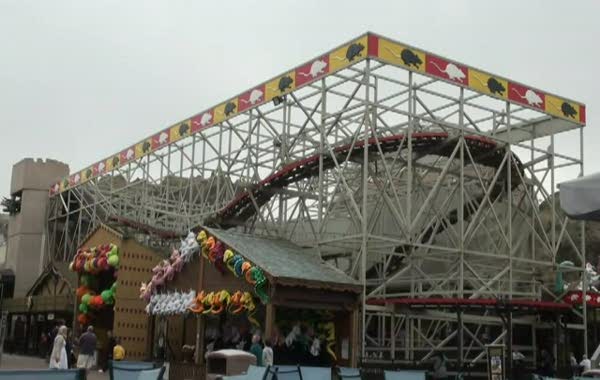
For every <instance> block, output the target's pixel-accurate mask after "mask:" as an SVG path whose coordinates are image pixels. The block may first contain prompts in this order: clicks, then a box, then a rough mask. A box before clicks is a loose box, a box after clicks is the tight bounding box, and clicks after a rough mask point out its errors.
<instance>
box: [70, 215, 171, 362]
mask: <svg viewBox="0 0 600 380" xmlns="http://www.w3.org/2000/svg"><path fill="white" fill-rule="evenodd" d="M109 244H112V245H114V246H116V247H117V249H118V265H116V266H115V267H114V268H111V271H110V275H111V276H112V277H113V279H110V280H109V281H111V282H112V283H116V291H115V293H114V302H113V303H111V304H110V305H108V304H107V305H105V306H104V307H101V308H98V309H97V310H94V311H93V313H91V314H92V316H90V317H89V318H86V319H89V321H86V322H87V323H85V324H84V325H88V324H91V325H93V326H94V328H95V332H96V334H97V336H98V350H99V353H100V360H101V361H102V360H105V358H106V353H107V347H108V341H107V332H108V331H112V333H113V335H114V336H115V337H118V338H120V340H121V344H122V345H123V347H124V348H125V351H126V359H127V360H144V359H148V358H149V356H150V349H151V347H150V344H151V341H150V339H148V329H149V325H148V320H149V318H148V315H147V314H146V312H145V310H144V308H145V307H146V304H145V302H143V301H142V300H140V299H139V284H140V282H141V281H143V280H145V279H146V278H147V277H148V276H149V275H150V273H151V270H152V268H153V267H154V266H155V265H156V263H158V262H160V261H161V260H162V259H164V258H165V257H166V256H165V255H163V254H161V253H160V252H158V251H156V250H154V249H151V248H149V247H147V246H145V245H143V244H141V243H139V242H138V241H136V240H135V239H134V238H133V237H131V236H129V235H128V234H127V232H126V230H121V229H119V228H118V227H109V226H107V225H104V224H102V225H100V226H98V227H97V228H96V229H95V230H93V231H92V232H91V233H90V234H89V235H88V237H87V238H86V239H85V240H84V241H83V243H82V244H81V246H80V248H79V249H80V250H81V251H85V250H88V249H90V248H91V247H100V246H103V245H109ZM71 268H72V270H73V269H74V268H73V267H71ZM84 273H86V274H87V273H88V272H84ZM94 273H95V274H97V275H100V274H102V273H104V271H101V270H98V271H96V272H92V275H94ZM82 278H83V275H82V272H79V283H78V289H81V288H82V285H83V284H82ZM95 293H98V294H100V292H99V291H98V290H96V292H95ZM77 303H78V304H77V307H78V309H79V307H81V303H82V299H81V294H78V300H77ZM80 310H81V309H79V311H78V314H79V316H81V314H82V313H81V311H80ZM74 326H75V327H76V330H77V327H78V328H79V329H83V328H85V326H82V324H81V323H78V321H75V323H74ZM76 334H77V336H78V332H77V331H76Z"/></svg>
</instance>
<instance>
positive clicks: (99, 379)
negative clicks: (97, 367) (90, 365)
mask: <svg viewBox="0 0 600 380" xmlns="http://www.w3.org/2000/svg"><path fill="white" fill-rule="evenodd" d="M42 368H44V369H45V368H48V363H47V362H46V361H45V360H44V359H40V358H35V357H31V356H19V355H8V354H2V363H0V369H42ZM87 378H88V380H106V379H108V374H107V373H98V371H90V372H89V374H88V377H87Z"/></svg>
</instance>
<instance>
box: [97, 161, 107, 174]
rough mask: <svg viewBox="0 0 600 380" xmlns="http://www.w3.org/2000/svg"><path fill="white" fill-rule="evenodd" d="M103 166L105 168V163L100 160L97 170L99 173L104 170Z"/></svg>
mask: <svg viewBox="0 0 600 380" xmlns="http://www.w3.org/2000/svg"><path fill="white" fill-rule="evenodd" d="M104 168H106V165H104V162H101V163H99V164H98V171H99V172H100V173H102V172H103V171H104Z"/></svg>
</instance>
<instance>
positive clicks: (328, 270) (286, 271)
mask: <svg viewBox="0 0 600 380" xmlns="http://www.w3.org/2000/svg"><path fill="white" fill-rule="evenodd" d="M204 229H205V230H206V231H207V232H208V233H209V234H210V235H212V236H214V237H215V238H217V239H218V240H220V241H222V242H223V243H225V244H226V245H227V246H229V247H231V248H232V249H233V250H234V251H235V252H236V253H237V254H240V255H241V256H243V257H244V258H245V259H247V260H248V261H250V262H252V263H254V265H256V266H258V267H259V268H261V269H262V270H263V271H264V272H265V274H266V275H267V277H269V280H270V281H271V283H274V284H282V285H288V286H305V287H311V288H322V289H331V290H338V291H352V292H355V293H359V292H360V290H361V288H362V287H361V285H360V283H359V282H358V281H356V280H354V279H353V278H352V277H350V276H348V275H347V274H345V273H344V272H342V271H341V270H339V269H337V268H334V267H333V266H331V265H328V264H327V263H325V262H324V261H323V260H322V259H321V257H320V256H319V253H318V252H317V251H316V250H315V249H311V248H302V247H300V246H298V245H296V244H293V243H292V242H290V241H287V240H283V239H274V238H265V237H257V236H253V235H248V234H242V233H239V232H233V231H225V230H220V229H214V228H204Z"/></svg>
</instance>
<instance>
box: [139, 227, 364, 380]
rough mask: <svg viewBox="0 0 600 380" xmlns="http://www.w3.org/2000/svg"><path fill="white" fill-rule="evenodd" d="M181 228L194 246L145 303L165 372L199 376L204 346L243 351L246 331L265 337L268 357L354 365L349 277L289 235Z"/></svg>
mask: <svg viewBox="0 0 600 380" xmlns="http://www.w3.org/2000/svg"><path fill="white" fill-rule="evenodd" d="M189 236H192V237H193V238H194V239H195V241H197V242H198V244H197V247H196V248H195V250H194V252H195V253H193V256H192V257H190V258H189V261H187V262H186V263H185V265H184V266H183V267H181V268H178V269H179V272H177V273H176V274H175V275H174V276H173V278H172V279H171V280H166V281H164V283H163V282H162V281H161V285H160V286H158V287H156V286H154V289H153V294H152V296H151V300H150V301H149V305H148V311H149V312H150V313H151V314H152V315H153V316H154V318H153V322H152V326H153V329H154V331H153V335H154V339H155V345H154V346H155V347H156V349H157V350H159V351H161V352H160V354H162V355H164V356H163V357H162V358H160V357H159V358H157V359H159V360H160V359H165V360H166V361H168V362H169V363H170V364H169V365H170V376H171V377H173V378H203V376H204V372H205V369H204V368H205V366H204V364H205V357H206V355H207V353H209V352H212V351H216V350H219V349H229V348H230V349H242V350H245V351H249V350H250V346H251V340H252V336H253V335H254V334H259V335H260V336H261V337H262V338H263V339H264V340H267V339H268V340H270V341H271V345H272V348H273V351H274V364H276V365H277V364H292V365H297V364H300V365H313V366H332V365H340V366H352V365H356V358H357V355H358V354H357V351H356V350H357V346H358V345H357V342H358V337H357V331H358V302H359V294H360V291H361V285H360V284H359V283H358V282H357V281H355V280H354V279H352V278H350V277H349V276H347V275H346V274H344V273H343V272H342V271H340V270H338V269H336V268H333V267H331V266H329V265H327V264H326V263H325V262H324V261H322V260H321V258H320V256H319V254H318V252H317V251H316V250H313V249H305V248H302V247H299V246H297V245H295V244H293V243H291V242H289V241H285V240H281V239H271V238H264V237H257V236H253V235H248V234H242V233H239V232H233V231H224V230H219V229H213V228H201V229H198V230H197V231H196V232H195V233H190V235H189ZM190 241H191V239H190ZM187 248H189V246H188V247H185V248H180V251H181V252H184V251H185V249H187ZM175 256H176V259H177V255H175ZM173 262H174V261H173V255H172V257H171V264H173ZM165 265H167V264H166V263H165ZM155 272H156V271H155ZM147 286H148V284H143V288H145V287H147ZM173 297H175V298H176V299H175V300H173ZM161 300H162V301H161ZM190 300H191V302H190ZM157 305H158V306H157ZM161 305H162V306H161ZM169 305H180V306H176V307H175V308H173V307H169ZM157 308H158V310H156V309H157ZM155 353H156V350H155Z"/></svg>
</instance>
